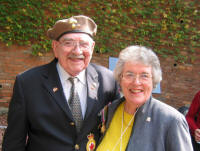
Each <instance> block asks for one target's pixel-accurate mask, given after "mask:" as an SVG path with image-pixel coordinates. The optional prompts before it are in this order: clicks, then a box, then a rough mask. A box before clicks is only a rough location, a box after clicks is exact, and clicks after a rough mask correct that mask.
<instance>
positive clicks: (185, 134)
mask: <svg viewBox="0 0 200 151" xmlns="http://www.w3.org/2000/svg"><path fill="white" fill-rule="evenodd" d="M166 148H167V149H166V151H193V147H192V142H191V137H190V133H189V128H188V124H187V121H186V120H185V118H184V116H183V117H180V116H179V117H178V118H175V119H174V120H173V121H172V122H171V124H170V127H169V128H168V131H167V139H166Z"/></svg>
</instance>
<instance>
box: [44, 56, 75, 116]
mask: <svg viewBox="0 0 200 151" xmlns="http://www.w3.org/2000/svg"><path fill="white" fill-rule="evenodd" d="M56 63H57V60H56V59H54V60H53V61H52V62H51V63H50V64H49V65H48V67H47V69H48V70H47V72H45V73H44V74H43V77H44V80H43V81H44V82H43V84H44V88H45V89H46V90H47V91H48V92H49V93H50V94H51V96H52V97H53V98H54V99H55V101H56V103H57V104H58V106H59V107H60V108H61V109H62V110H63V111H64V113H66V114H67V116H68V117H70V118H71V120H72V119H73V118H72V114H71V112H70V109H69V106H68V104H67V101H66V99H65V96H64V93H63V88H62V85H61V82H60V78H59V75H58V72H57V69H56Z"/></svg>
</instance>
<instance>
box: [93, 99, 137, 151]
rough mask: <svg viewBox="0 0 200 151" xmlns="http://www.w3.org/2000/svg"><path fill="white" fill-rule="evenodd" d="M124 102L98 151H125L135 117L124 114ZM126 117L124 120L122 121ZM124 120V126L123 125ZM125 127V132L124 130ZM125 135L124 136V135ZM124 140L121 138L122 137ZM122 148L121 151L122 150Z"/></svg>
mask: <svg viewBox="0 0 200 151" xmlns="http://www.w3.org/2000/svg"><path fill="white" fill-rule="evenodd" d="M123 112H124V102H122V103H121V104H120V106H119V107H118V108H117V110H116V112H115V114H114V116H113V119H112V121H111V123H110V127H109V128H108V130H107V131H106V134H105V136H104V138H103V140H102V141H101V143H100V145H99V146H98V147H97V150H96V151H125V150H126V146H127V144H128V141H129V138H130V135H131V131H132V127H133V122H134V117H133V116H134V115H131V114H128V113H126V112H124V113H123ZM123 115H124V120H123V119H122V117H123ZM122 120H123V124H122ZM122 126H123V130H122ZM123 133H124V134H123ZM122 134H123V136H122V139H120V138H121V135H122ZM120 147H121V150H120Z"/></svg>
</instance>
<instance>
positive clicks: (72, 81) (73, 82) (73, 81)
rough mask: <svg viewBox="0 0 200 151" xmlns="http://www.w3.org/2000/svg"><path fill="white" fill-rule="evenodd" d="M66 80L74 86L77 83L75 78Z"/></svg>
mask: <svg viewBox="0 0 200 151" xmlns="http://www.w3.org/2000/svg"><path fill="white" fill-rule="evenodd" d="M68 80H69V81H70V82H71V84H75V83H76V82H77V80H78V78H77V77H69V79H68Z"/></svg>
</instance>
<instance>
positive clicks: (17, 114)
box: [2, 76, 27, 151]
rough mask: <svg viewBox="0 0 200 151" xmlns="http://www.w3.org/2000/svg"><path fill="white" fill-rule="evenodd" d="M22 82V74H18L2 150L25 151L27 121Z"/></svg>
mask: <svg viewBox="0 0 200 151" xmlns="http://www.w3.org/2000/svg"><path fill="white" fill-rule="evenodd" d="M21 83H22V82H21V80H20V76H17V77H16V80H15V84H14V88H13V96H12V98H11V101H10V105H9V112H8V121H7V122H8V127H7V129H6V131H5V134H4V138H3V143H2V151H25V145H26V136H27V125H26V123H27V122H26V113H25V112H26V111H25V110H26V109H25V99H24V96H23V88H22V84H21Z"/></svg>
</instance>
